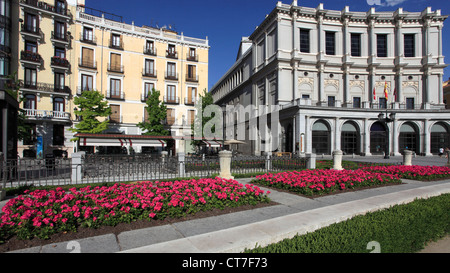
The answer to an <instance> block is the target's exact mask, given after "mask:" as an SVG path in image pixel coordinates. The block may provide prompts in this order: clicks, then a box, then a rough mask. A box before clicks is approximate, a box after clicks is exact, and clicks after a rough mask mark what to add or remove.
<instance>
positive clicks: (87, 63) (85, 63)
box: [78, 58, 97, 70]
mask: <svg viewBox="0 0 450 273" xmlns="http://www.w3.org/2000/svg"><path fill="white" fill-rule="evenodd" d="M78 65H79V66H80V67H84V68H89V69H95V70H97V61H93V60H86V59H84V60H83V59H82V58H78Z"/></svg>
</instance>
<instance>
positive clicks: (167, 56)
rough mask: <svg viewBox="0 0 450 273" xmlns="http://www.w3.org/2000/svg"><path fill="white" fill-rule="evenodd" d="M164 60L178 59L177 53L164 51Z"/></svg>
mask: <svg viewBox="0 0 450 273" xmlns="http://www.w3.org/2000/svg"><path fill="white" fill-rule="evenodd" d="M166 58H171V59H178V52H176V51H172V50H166Z"/></svg>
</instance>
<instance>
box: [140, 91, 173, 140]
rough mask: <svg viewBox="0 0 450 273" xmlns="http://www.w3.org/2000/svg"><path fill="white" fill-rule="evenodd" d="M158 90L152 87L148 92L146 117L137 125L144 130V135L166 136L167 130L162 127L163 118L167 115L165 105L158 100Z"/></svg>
mask: <svg viewBox="0 0 450 273" xmlns="http://www.w3.org/2000/svg"><path fill="white" fill-rule="evenodd" d="M159 96H160V92H159V91H158V90H155V89H153V90H152V92H151V94H149V96H148V98H147V101H146V102H145V103H146V104H147V106H146V111H147V113H148V115H147V119H146V120H144V121H143V122H139V123H138V125H137V126H138V127H139V128H141V129H142V130H145V131H146V132H145V133H143V134H144V135H150V136H167V135H169V131H168V130H167V129H165V128H164V124H163V123H162V121H163V120H165V119H166V117H167V107H166V105H165V104H164V102H162V101H160V100H159Z"/></svg>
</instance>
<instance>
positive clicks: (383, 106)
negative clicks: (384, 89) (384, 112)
mask: <svg viewBox="0 0 450 273" xmlns="http://www.w3.org/2000/svg"><path fill="white" fill-rule="evenodd" d="M379 104H380V109H386V108H387V102H386V98H379Z"/></svg>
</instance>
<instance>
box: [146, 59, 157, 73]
mask: <svg viewBox="0 0 450 273" xmlns="http://www.w3.org/2000/svg"><path fill="white" fill-rule="evenodd" d="M144 69H145V70H144V73H145V75H155V61H154V60H150V59H145V68H144Z"/></svg>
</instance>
